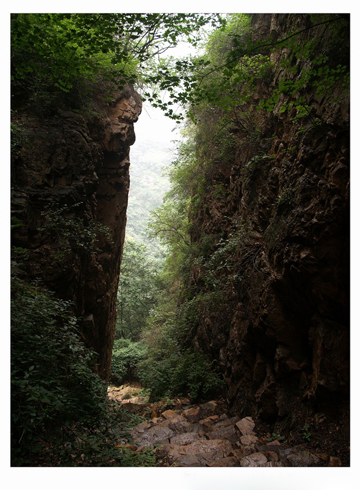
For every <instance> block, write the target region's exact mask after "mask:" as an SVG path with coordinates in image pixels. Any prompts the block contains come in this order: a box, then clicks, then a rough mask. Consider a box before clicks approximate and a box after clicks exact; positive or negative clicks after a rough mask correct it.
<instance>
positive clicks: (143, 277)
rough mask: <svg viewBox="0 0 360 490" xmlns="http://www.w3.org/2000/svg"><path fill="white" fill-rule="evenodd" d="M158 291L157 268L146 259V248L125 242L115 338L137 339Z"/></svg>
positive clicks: (159, 285) (131, 242)
mask: <svg viewBox="0 0 360 490" xmlns="http://www.w3.org/2000/svg"><path fill="white" fill-rule="evenodd" d="M160 288H161V281H160V277H159V270H158V266H157V265H155V263H153V262H152V261H151V260H149V259H148V252H147V248H146V247H145V246H144V245H141V244H139V243H136V242H134V241H132V240H129V239H128V240H126V242H125V246H124V252H123V259H122V265H121V274H120V280H119V289H118V296H117V304H118V317H117V324H116V337H117V338H120V337H123V338H127V339H131V340H133V341H136V340H138V339H139V336H140V332H141V330H142V328H144V327H145V325H146V321H147V318H148V317H149V314H150V312H151V309H152V308H153V307H154V306H155V304H156V298H157V295H158V294H159V291H160Z"/></svg>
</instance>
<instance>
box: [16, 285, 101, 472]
mask: <svg viewBox="0 0 360 490" xmlns="http://www.w3.org/2000/svg"><path fill="white" fill-rule="evenodd" d="M11 303H12V304H11V308H12V318H11V320H12V321H11V408H12V427H11V441H12V465H13V466H27V465H31V464H33V463H34V461H37V460H38V458H41V457H43V456H41V455H42V454H43V451H44V441H45V440H49V438H50V439H51V437H53V436H54V437H55V438H57V437H59V434H60V433H62V438H63V437H64V430H65V432H66V430H67V429H66V428H69V427H70V426H72V427H74V426H75V425H76V424H78V423H81V424H82V426H83V427H85V426H91V425H94V424H95V421H98V420H100V419H101V418H102V417H103V415H104V413H106V412H107V410H108V405H107V403H108V399H107V396H106V386H105V384H104V382H103V381H102V380H101V379H100V377H99V376H98V375H97V374H95V373H94V372H93V369H92V368H93V365H94V356H93V353H92V352H90V351H89V350H88V349H87V348H86V347H85V346H84V344H83V343H82V342H81V341H80V340H79V335H78V332H77V325H76V319H75V318H74V317H73V316H71V314H70V313H69V310H70V303H69V302H68V301H63V300H60V299H56V298H55V297H54V295H53V294H52V293H51V292H50V291H48V290H47V289H46V288H43V287H40V286H39V285H38V284H27V283H25V282H23V281H21V280H20V279H19V278H16V277H14V278H13V280H12V301H11ZM83 433H84V432H83ZM58 446H59V445H58ZM56 458H59V459H60V460H61V457H60V454H58V455H57V456H56Z"/></svg>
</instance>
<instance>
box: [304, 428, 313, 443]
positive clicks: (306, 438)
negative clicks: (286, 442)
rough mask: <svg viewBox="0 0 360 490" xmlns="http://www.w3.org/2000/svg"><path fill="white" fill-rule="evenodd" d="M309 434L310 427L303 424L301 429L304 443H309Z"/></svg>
mask: <svg viewBox="0 0 360 490" xmlns="http://www.w3.org/2000/svg"><path fill="white" fill-rule="evenodd" d="M311 435H312V434H311V432H310V427H309V425H308V424H304V425H303V427H302V436H303V438H304V440H305V441H307V442H310V439H311Z"/></svg>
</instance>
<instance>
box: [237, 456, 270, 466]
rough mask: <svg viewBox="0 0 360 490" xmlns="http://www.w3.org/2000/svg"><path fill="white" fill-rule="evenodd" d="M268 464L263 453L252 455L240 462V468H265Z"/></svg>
mask: <svg viewBox="0 0 360 490" xmlns="http://www.w3.org/2000/svg"><path fill="white" fill-rule="evenodd" d="M267 462H268V460H267V458H266V456H265V455H264V454H263V453H253V454H250V455H249V456H245V458H242V459H241V460H240V466H251V467H255V466H265V465H266V463H267Z"/></svg>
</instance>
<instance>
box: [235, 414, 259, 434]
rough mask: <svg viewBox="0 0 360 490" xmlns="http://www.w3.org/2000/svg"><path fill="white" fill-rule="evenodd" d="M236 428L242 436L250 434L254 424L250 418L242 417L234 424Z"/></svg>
mask: <svg viewBox="0 0 360 490" xmlns="http://www.w3.org/2000/svg"><path fill="white" fill-rule="evenodd" d="M236 427H237V428H238V429H239V431H240V432H241V434H242V435H243V436H246V435H248V434H251V433H252V432H253V430H254V427H255V422H254V421H253V419H252V418H251V417H244V418H243V419H241V420H239V422H237V423H236Z"/></svg>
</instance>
